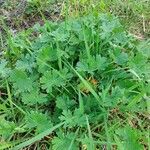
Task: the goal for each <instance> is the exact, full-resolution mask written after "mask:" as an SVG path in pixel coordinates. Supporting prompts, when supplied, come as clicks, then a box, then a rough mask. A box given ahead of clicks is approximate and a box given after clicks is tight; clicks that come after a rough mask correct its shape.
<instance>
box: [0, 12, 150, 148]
mask: <svg viewBox="0 0 150 150" xmlns="http://www.w3.org/2000/svg"><path fill="white" fill-rule="evenodd" d="M8 35H9V38H8V45H7V49H6V50H5V51H4V54H3V55H2V56H1V62H0V79H1V80H0V83H1V86H0V91H1V98H0V102H1V104H0V110H1V115H0V118H1V122H0V137H1V138H0V141H1V143H2V144H0V149H5V148H11V149H14V150H16V149H22V148H24V147H27V146H31V148H32V146H33V147H36V146H37V147H39V148H41V147H42V146H43V145H44V147H45V149H54V150H57V149H60V148H62V147H63V148H64V149H66V150H67V149H70V150H74V149H75V150H76V149H79V148H81V149H88V150H92V149H93V150H94V149H105V148H106V149H113V148H117V149H120V150H123V149H129V150H133V149H139V150H140V149H141V150H142V149H144V148H148V141H149V138H145V135H147V130H148V125H147V124H148V119H149V118H148V115H149V114H148V112H149V94H150V93H149V91H150V84H149V81H150V79H149V77H150V71H149V70H150V62H149V47H148V45H149V41H147V42H140V41H138V40H136V39H135V38H133V37H132V36H131V35H129V34H128V33H127V32H125V30H124V28H123V26H122V25H121V24H120V22H119V20H118V19H117V18H116V17H114V16H112V15H110V14H100V15H86V16H83V17H79V18H76V19H71V18H70V19H69V18H67V20H66V21H61V22H58V23H56V22H50V21H46V22H45V24H44V26H40V25H39V24H37V25H35V26H34V27H33V28H32V29H29V30H28V31H26V32H21V33H19V34H16V35H15V36H13V35H11V34H10V33H9V32H8Z"/></svg>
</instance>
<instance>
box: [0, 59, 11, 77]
mask: <svg viewBox="0 0 150 150" xmlns="http://www.w3.org/2000/svg"><path fill="white" fill-rule="evenodd" d="M10 72H11V69H10V68H7V61H6V60H5V59H2V60H1V61H0V76H1V77H3V78H6V77H8V75H9V74H10Z"/></svg>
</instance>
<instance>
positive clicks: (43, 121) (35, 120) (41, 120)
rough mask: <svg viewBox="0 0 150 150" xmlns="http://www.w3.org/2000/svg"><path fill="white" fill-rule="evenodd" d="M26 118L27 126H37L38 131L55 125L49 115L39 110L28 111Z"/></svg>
mask: <svg viewBox="0 0 150 150" xmlns="http://www.w3.org/2000/svg"><path fill="white" fill-rule="evenodd" d="M25 120H26V127H27V128H29V129H32V128H36V133H41V132H43V131H45V130H47V129H48V128H52V126H53V124H52V122H51V120H49V119H48V115H47V114H43V113H40V112H38V111H31V112H30V113H27V115H26V116H25Z"/></svg>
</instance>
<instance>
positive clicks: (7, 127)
mask: <svg viewBox="0 0 150 150" xmlns="http://www.w3.org/2000/svg"><path fill="white" fill-rule="evenodd" d="M0 120H1V121H0V136H2V138H3V139H7V138H9V137H10V136H12V135H13V133H14V132H15V128H16V125H15V123H14V122H10V121H7V120H6V119H5V118H4V117H3V116H0Z"/></svg>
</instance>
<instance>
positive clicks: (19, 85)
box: [10, 69, 33, 92]
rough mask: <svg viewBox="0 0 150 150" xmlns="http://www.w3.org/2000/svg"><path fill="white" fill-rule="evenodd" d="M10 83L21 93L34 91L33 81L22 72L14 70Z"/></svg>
mask: <svg viewBox="0 0 150 150" xmlns="http://www.w3.org/2000/svg"><path fill="white" fill-rule="evenodd" d="M10 81H11V82H13V86H14V88H15V89H17V90H18V91H19V92H24V91H30V90H32V89H33V79H32V78H30V77H28V76H27V74H26V73H25V72H24V71H22V70H17V69H15V70H13V72H12V74H11V77H10Z"/></svg>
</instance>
